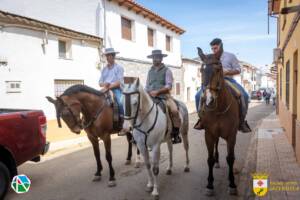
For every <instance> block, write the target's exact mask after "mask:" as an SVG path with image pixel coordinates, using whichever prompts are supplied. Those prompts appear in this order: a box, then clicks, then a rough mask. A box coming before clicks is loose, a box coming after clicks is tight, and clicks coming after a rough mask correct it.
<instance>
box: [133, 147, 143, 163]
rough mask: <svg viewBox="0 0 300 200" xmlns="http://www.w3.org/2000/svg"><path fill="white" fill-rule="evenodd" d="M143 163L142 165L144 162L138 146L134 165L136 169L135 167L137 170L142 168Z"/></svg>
mask: <svg viewBox="0 0 300 200" xmlns="http://www.w3.org/2000/svg"><path fill="white" fill-rule="evenodd" d="M141 163H142V161H141V155H140V150H139V148H138V147H137V146H136V156H135V165H134V167H135V168H140V166H141Z"/></svg>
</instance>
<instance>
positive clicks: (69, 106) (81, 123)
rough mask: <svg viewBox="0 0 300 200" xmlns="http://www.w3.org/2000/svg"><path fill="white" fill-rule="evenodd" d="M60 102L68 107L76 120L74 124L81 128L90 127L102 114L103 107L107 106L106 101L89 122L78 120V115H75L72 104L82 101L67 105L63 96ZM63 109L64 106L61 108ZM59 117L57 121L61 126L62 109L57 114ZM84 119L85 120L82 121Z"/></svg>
mask: <svg viewBox="0 0 300 200" xmlns="http://www.w3.org/2000/svg"><path fill="white" fill-rule="evenodd" d="M59 101H60V103H61V104H62V105H63V107H65V108H67V110H68V112H69V113H70V114H71V116H72V119H73V121H74V124H75V125H77V126H78V127H79V128H81V129H86V128H88V127H90V126H91V125H92V124H93V123H94V122H95V121H96V119H98V117H99V115H100V114H101V112H102V111H103V109H104V108H105V106H106V104H105V103H104V104H103V105H102V106H101V107H100V108H99V109H98V111H97V113H96V114H95V115H94V116H93V117H92V118H91V119H90V120H89V122H87V123H86V122H85V120H81V119H80V120H78V119H77V117H76V116H75V114H74V112H73V111H72V109H71V106H74V105H75V104H79V105H80V103H73V104H71V105H67V104H66V103H65V102H64V101H63V100H62V99H61V98H59ZM61 109H63V108H61ZM56 117H57V123H58V127H59V128H61V127H62V125H61V120H60V117H61V111H58V112H57V114H56ZM82 121H83V122H82Z"/></svg>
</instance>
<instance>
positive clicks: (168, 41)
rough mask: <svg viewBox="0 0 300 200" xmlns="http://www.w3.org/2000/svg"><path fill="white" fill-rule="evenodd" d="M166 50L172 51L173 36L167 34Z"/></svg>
mask: <svg viewBox="0 0 300 200" xmlns="http://www.w3.org/2000/svg"><path fill="white" fill-rule="evenodd" d="M166 50H167V51H171V37H170V36H168V35H166Z"/></svg>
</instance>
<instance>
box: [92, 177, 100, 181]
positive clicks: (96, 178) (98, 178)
mask: <svg viewBox="0 0 300 200" xmlns="http://www.w3.org/2000/svg"><path fill="white" fill-rule="evenodd" d="M98 181H101V176H94V178H93V182H98Z"/></svg>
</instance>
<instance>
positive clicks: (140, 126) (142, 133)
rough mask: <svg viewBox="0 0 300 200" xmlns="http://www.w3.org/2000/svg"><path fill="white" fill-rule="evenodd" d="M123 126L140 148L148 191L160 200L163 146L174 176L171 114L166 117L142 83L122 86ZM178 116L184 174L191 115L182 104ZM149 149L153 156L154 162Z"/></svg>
mask: <svg viewBox="0 0 300 200" xmlns="http://www.w3.org/2000/svg"><path fill="white" fill-rule="evenodd" d="M122 90H123V106H124V111H125V115H124V120H125V121H124V124H123V131H132V132H133V137H134V139H135V141H136V143H137V146H138V148H139V150H140V152H141V154H142V156H143V158H144V161H145V165H146V168H147V172H148V184H147V191H148V192H152V195H153V196H154V198H155V199H158V198H159V191H158V174H159V160H160V145H161V144H162V143H163V142H166V143H167V145H168V150H169V165H168V168H167V174H168V175H170V174H172V166H173V157H172V151H173V146H172V141H171V130H172V125H171V122H170V119H169V117H167V115H168V112H166V113H167V114H166V113H164V112H163V110H162V109H161V107H160V106H158V105H157V104H156V103H155V102H154V101H153V100H152V98H151V97H150V96H149V95H148V93H147V92H145V91H144V89H143V87H142V85H141V84H140V83H139V79H136V80H135V81H134V82H133V83H131V84H125V85H122ZM179 113H180V117H181V122H182V123H181V127H180V133H181V135H182V139H183V146H184V149H185V153H186V163H185V166H184V171H185V172H189V170H190V169H189V155H188V149H189V142H188V125H189V121H188V111H187V108H186V106H185V105H184V104H183V103H181V102H180V103H179ZM148 148H149V149H151V152H152V160H151V162H150V156H149V151H148Z"/></svg>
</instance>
